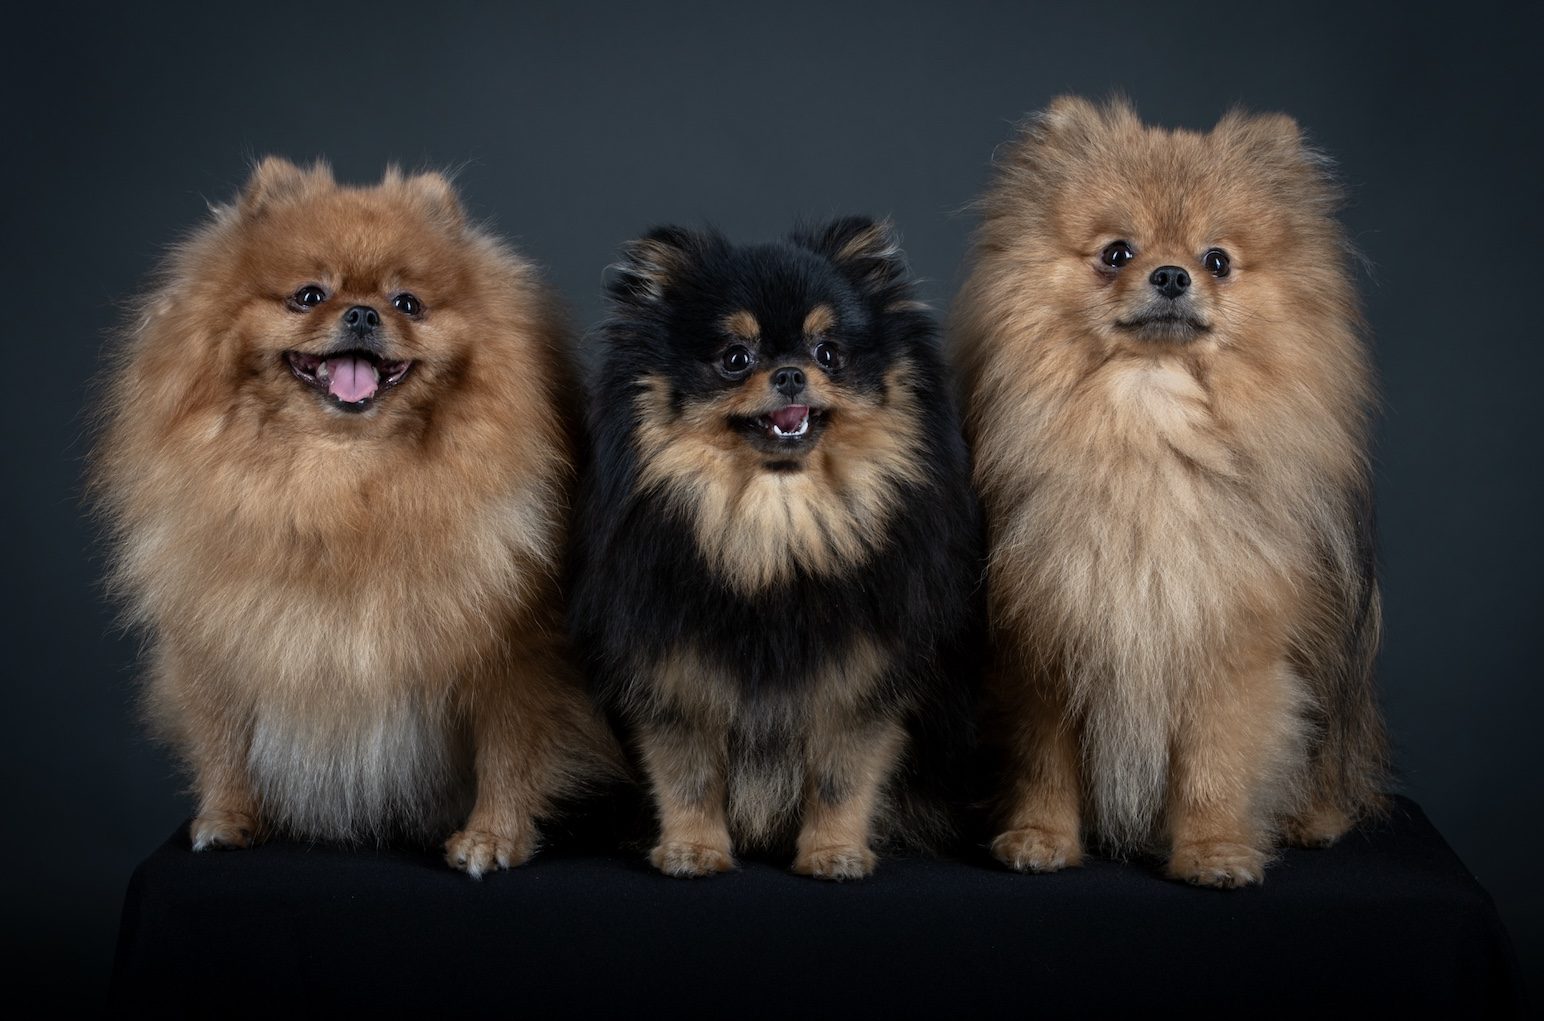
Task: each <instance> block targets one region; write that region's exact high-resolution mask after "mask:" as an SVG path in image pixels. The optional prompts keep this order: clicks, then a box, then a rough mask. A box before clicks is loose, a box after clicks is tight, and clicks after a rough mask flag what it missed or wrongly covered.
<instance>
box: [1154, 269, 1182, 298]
mask: <svg viewBox="0 0 1544 1021" xmlns="http://www.w3.org/2000/svg"><path fill="white" fill-rule="evenodd" d="M1147 282H1148V283H1150V284H1152V285H1153V286H1154V287H1156V288H1157V289H1158V293H1159V294H1161V295H1163V296H1164V297H1165V298H1178V297H1179V296H1180V295H1181V294H1184V293H1185V290H1186V289H1187V288H1188V287H1189V286H1190V274H1189V273H1186V272H1185V271H1184V270H1182V269H1180V268H1179V267H1178V266H1159V267H1158V268H1157V269H1155V270H1153V275H1152V276H1150V277H1148V278H1147Z"/></svg>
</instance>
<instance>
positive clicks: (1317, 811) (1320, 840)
mask: <svg viewBox="0 0 1544 1021" xmlns="http://www.w3.org/2000/svg"><path fill="white" fill-rule="evenodd" d="M1354 822H1355V820H1353V819H1352V818H1351V817H1350V816H1349V815H1347V814H1346V813H1345V812H1342V811H1341V810H1340V809H1338V808H1311V809H1309V810H1308V811H1306V812H1303V813H1302V814H1300V815H1296V816H1293V817H1292V818H1290V819H1288V820H1287V821H1286V824H1285V825H1284V826H1283V827H1282V830H1281V835H1282V838H1283V839H1285V840H1286V842H1287V843H1289V844H1292V845H1294V846H1296V847H1329V846H1330V845H1331V844H1333V843H1335V841H1337V840H1339V839H1340V838H1341V837H1343V836H1345V835H1346V831H1347V830H1349V829H1350V828H1351V827H1352V825H1353V824H1354Z"/></svg>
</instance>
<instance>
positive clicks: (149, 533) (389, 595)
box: [94, 159, 616, 876]
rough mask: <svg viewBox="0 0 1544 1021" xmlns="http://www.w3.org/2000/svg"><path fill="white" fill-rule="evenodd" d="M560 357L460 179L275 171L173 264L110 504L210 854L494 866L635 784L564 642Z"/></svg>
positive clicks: (111, 438)
mask: <svg viewBox="0 0 1544 1021" xmlns="http://www.w3.org/2000/svg"><path fill="white" fill-rule="evenodd" d="M563 341H564V333H563V328H562V323H561V317H560V316H559V314H558V313H557V311H556V309H555V305H554V302H553V300H552V298H551V296H550V294H549V292H548V290H547V289H546V287H545V286H544V285H543V284H542V283H541V282H540V280H539V279H538V277H537V275H536V273H535V272H534V270H533V268H532V267H531V266H530V265H529V264H528V263H526V262H525V261H524V260H522V259H520V258H519V257H517V256H515V255H514V254H512V253H511V252H510V251H509V250H508V249H506V248H504V247H503V246H502V245H501V244H500V243H499V242H497V241H496V240H494V239H493V238H492V237H490V236H489V235H487V234H486V233H484V232H483V231H481V230H479V229H477V228H476V227H474V226H471V225H469V224H468V223H467V221H466V219H465V217H464V215H463V212H462V209H461V206H460V203H459V201H458V199H457V197H456V195H455V193H454V191H453V190H452V187H451V185H450V183H449V182H448V181H447V180H446V179H445V178H444V177H443V176H441V175H439V174H434V173H428V174H419V175H416V176H404V175H403V174H401V173H399V172H397V171H395V170H392V171H389V172H388V173H387V174H386V177H385V179H384V180H383V181H382V182H381V183H380V184H379V185H377V186H374V187H359V188H356V187H344V186H340V185H338V184H336V183H334V181H333V178H332V175H331V173H330V171H329V170H328V169H327V167H326V166H324V165H320V164H318V165H316V166H313V167H311V168H309V169H301V168H299V167H296V166H294V165H292V164H290V163H287V162H285V161H283V160H279V159H268V160H266V161H264V162H263V163H262V164H261V165H260V166H259V167H258V168H257V169H256V171H255V172H254V173H253V175H252V178H251V180H250V181H249V182H248V184H247V186H246V188H245V189H244V191H243V192H242V194H241V195H240V197H239V198H238V199H237V201H235V202H233V203H231V204H229V205H226V206H221V207H218V208H216V209H214V210H213V215H212V218H211V219H210V220H209V221H208V222H207V223H205V224H204V225H203V226H201V227H200V228H198V229H197V230H196V231H195V232H194V233H193V234H192V235H191V236H190V237H189V238H188V239H187V240H185V241H184V242H183V243H182V244H180V245H178V246H177V247H176V248H175V249H174V251H173V252H172V254H171V255H170V257H169V259H168V261H167V263H166V265H165V266H164V267H163V270H162V273H161V276H160V278H159V281H158V283H157V285H156V286H155V288H154V290H153V291H152V293H150V294H149V295H148V296H147V297H146V298H145V299H144V301H143V302H142V303H141V304H140V306H139V307H138V308H137V310H136V314H135V317H134V319H133V321H132V323H131V324H130V327H129V329H128V331H127V337H126V338H125V341H124V343H123V344H122V346H121V350H120V351H119V352H118V357H117V359H116V362H115V364H114V365H113V367H112V369H111V371H110V375H109V377H108V383H107V393H106V400H105V422H104V424H103V432H102V436H101V439H100V442H99V445H98V447H97V450H96V455H95V459H94V462H95V463H94V489H95V494H96V497H97V499H98V502H99V505H100V507H101V508H102V510H103V512H104V516H105V518H106V521H107V522H108V525H109V527H110V530H111V537H112V574H111V583H112V587H113V588H114V589H115V590H116V591H117V593H119V594H120V595H121V597H122V598H123V600H124V601H125V602H126V605H127V610H128V617H129V619H130V620H131V622H132V623H133V624H135V625H137V626H139V627H141V628H142V629H143V630H144V632H145V633H146V635H147V637H148V640H149V660H150V664H149V679H148V685H147V691H146V704H147V707H148V711H149V716H150V717H151V719H152V720H153V722H154V724H155V725H156V727H157V729H158V730H159V731H160V732H161V733H162V734H163V735H164V736H165V737H166V738H167V739H168V740H169V741H170V742H172V744H173V746H174V747H175V749H176V750H177V751H178V752H179V753H180V754H181V756H182V757H183V758H184V759H185V760H186V762H187V764H188V766H189V767H190V770H191V772H192V775H193V779H194V784H195V788H196V794H197V798H198V812H197V817H196V818H195V819H194V821H193V823H192V828H191V834H190V836H191V840H192V845H193V847H194V849H196V850H201V849H204V848H210V847H242V846H246V845H247V844H249V843H250V842H252V841H253V840H255V839H259V838H261V837H262V836H263V835H264V834H267V833H287V834H291V835H295V836H300V837H306V838H321V839H337V840H360V839H373V840H380V839H386V838H390V837H404V838H416V839H444V838H445V837H447V836H449V840H448V842H447V843H446V845H445V847H446V856H447V860H448V861H449V862H450V863H451V864H452V865H454V866H456V867H458V868H461V869H463V870H465V871H467V872H469V873H471V874H472V875H474V876H477V875H480V874H482V873H483V872H485V871H488V870H491V869H495V868H500V867H508V866H512V865H517V864H519V863H520V862H522V861H524V860H525V859H526V858H528V857H529V856H530V855H531V854H532V852H533V850H534V849H535V846H536V842H537V829H536V822H537V820H538V819H539V818H540V817H542V816H543V815H544V814H546V813H547V812H548V811H549V810H550V809H551V808H552V806H553V804H554V801H555V799H557V798H559V797H561V796H563V795H564V794H566V793H568V792H571V791H575V790H576V789H578V788H580V787H582V786H583V785H584V784H585V783H586V782H587V781H589V780H592V779H596V778H599V777H600V776H602V775H603V774H605V773H606V772H608V771H609V770H611V769H612V768H613V764H614V763H615V761H616V751H615V749H614V748H613V746H612V743H611V740H610V737H609V735H608V732H607V731H606V729H605V727H604V726H603V724H602V723H601V722H600V720H599V718H598V717H597V715H596V713H595V712H594V711H593V710H592V709H591V708H590V706H589V704H588V702H587V700H586V698H585V697H584V696H583V694H582V688H581V687H580V686H579V685H578V684H577V682H576V681H575V678H574V677H573V675H572V674H571V672H570V668H569V667H568V666H567V665H565V657H564V654H563V653H564V650H563V644H562V641H561V639H560V634H561V621H562V610H561V606H560V598H559V594H558V588H557V577H558V574H559V565H560V563H561V558H562V548H563V543H564V533H565V528H566V518H567V506H568V494H569V488H570V477H571V475H572V464H571V444H570V437H569V435H568V432H567V427H566V425H565V423H566V422H567V421H568V417H567V407H566V401H567V400H568V398H569V383H568V377H569V372H568V368H567V366H566V363H565V356H564V350H563ZM457 827H459V829H457ZM452 830H456V832H454V834H453V835H452Z"/></svg>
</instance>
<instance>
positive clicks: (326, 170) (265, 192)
mask: <svg viewBox="0 0 1544 1021" xmlns="http://www.w3.org/2000/svg"><path fill="white" fill-rule="evenodd" d="M332 183H333V180H332V168H331V167H329V166H328V165H327V164H326V163H325V162H324V161H322V160H317V161H316V162H315V163H313V164H311V166H309V167H305V168H302V167H298V166H296V165H295V164H293V163H291V162H290V161H289V160H287V159H285V158H284V157H282V156H267V157H264V159H263V161H262V162H261V163H259V164H258V165H257V166H256V167H254V168H253V169H252V175H251V176H250V177H248V178H247V183H246V185H245V186H244V187H243V188H242V189H241V201H240V203H239V206H240V209H241V212H242V214H243V215H245V216H253V215H256V214H257V213H259V212H261V211H262V210H263V209H265V208H267V207H269V206H271V205H273V204H274V203H275V202H281V201H283V200H285V199H288V198H293V197H294V196H296V195H299V194H301V193H302V192H304V191H306V190H307V189H309V188H313V187H318V186H330V185H331V184H332Z"/></svg>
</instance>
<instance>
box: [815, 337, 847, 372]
mask: <svg viewBox="0 0 1544 1021" xmlns="http://www.w3.org/2000/svg"><path fill="white" fill-rule="evenodd" d="M815 362H816V363H817V364H818V365H819V366H820V367H821V368H822V369H837V368H840V367H841V364H842V353H841V352H840V351H838V350H837V348H836V345H835V344H833V343H831V342H830V341H829V340H828V341H826V342H825V343H823V344H817V345H815Z"/></svg>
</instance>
